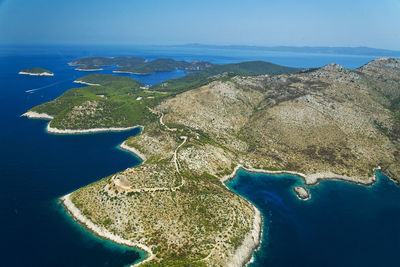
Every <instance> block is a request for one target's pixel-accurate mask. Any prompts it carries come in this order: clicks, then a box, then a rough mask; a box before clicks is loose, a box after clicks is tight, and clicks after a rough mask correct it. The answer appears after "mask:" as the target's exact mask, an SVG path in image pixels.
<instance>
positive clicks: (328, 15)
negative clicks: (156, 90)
mask: <svg viewBox="0 0 400 267" xmlns="http://www.w3.org/2000/svg"><path fill="white" fill-rule="evenodd" d="M0 43H14V44H37V43H40V44H42V43H43V44H54V43H61V44H185V43H207V44H239V45H265V46H274V45H290V46H304V45H306V46H370V47H376V48H388V49H395V50H400V0H336V1H324V0H301V1H299V0H297V1H295V0H273V1H272V0H241V1H239V0H229V1H228V0H197V1H195V0H66V1H64V0H0Z"/></svg>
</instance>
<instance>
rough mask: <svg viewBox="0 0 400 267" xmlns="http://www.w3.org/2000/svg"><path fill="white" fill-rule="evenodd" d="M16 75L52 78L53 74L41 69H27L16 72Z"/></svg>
mask: <svg viewBox="0 0 400 267" xmlns="http://www.w3.org/2000/svg"><path fill="white" fill-rule="evenodd" d="M18 74H22V75H30V76H54V73H52V72H51V71H49V70H46V69H43V68H28V69H25V70H22V71H20V72H18Z"/></svg>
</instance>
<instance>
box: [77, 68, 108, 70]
mask: <svg viewBox="0 0 400 267" xmlns="http://www.w3.org/2000/svg"><path fill="white" fill-rule="evenodd" d="M75 70H78V71H100V70H103V69H102V68H97V69H81V68H76V69H75Z"/></svg>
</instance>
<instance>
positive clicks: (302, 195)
mask: <svg viewBox="0 0 400 267" xmlns="http://www.w3.org/2000/svg"><path fill="white" fill-rule="evenodd" d="M293 191H294V192H295V193H296V196H297V197H298V198H299V199H301V200H309V199H310V198H311V195H310V191H308V189H307V188H306V187H304V186H295V187H293Z"/></svg>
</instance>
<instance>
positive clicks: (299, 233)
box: [0, 46, 400, 266]
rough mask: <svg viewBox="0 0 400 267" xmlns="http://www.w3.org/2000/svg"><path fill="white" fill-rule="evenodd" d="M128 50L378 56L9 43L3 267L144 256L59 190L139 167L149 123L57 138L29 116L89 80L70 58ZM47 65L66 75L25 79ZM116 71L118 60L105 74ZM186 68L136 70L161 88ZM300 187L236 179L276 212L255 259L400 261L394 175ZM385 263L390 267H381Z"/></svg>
mask: <svg viewBox="0 0 400 267" xmlns="http://www.w3.org/2000/svg"><path fill="white" fill-rule="evenodd" d="M122 55H131V56H141V57H145V58H147V59H149V60H151V59H154V58H159V57H172V58H175V59H178V60H190V61H193V60H207V61H210V62H213V63H234V62H240V61H245V60H265V61H270V62H273V63H277V64H283V65H287V66H294V67H319V66H322V65H325V64H328V63H331V62H336V63H338V64H341V65H343V66H345V67H348V68H356V67H359V66H361V65H363V64H365V63H367V62H368V61H370V60H372V59H373V58H372V57H366V56H347V55H321V54H318V55H317V54H299V53H277V52H263V51H261V52H260V51H239V50H221V49H218V50H213V49H206V50H201V49H195V48H182V47H180V48H172V47H164V48H163V47H115V46H110V47H99V46H97V47H89V46H85V47H77V46H75V47H61V46H59V47H56V46H53V47H0V114H1V116H0V125H2V127H1V131H0V138H1V139H0V140H1V142H0V151H1V154H0V162H1V163H0V236H1V242H0V246H1V247H0V255H1V264H0V265H1V266H124V265H127V264H130V263H133V262H135V261H138V260H140V259H141V258H142V257H143V254H141V253H140V252H138V251H136V250H133V249H129V248H125V247H122V246H118V245H114V244H113V243H111V242H109V241H105V240H102V239H100V238H97V237H96V236H94V235H93V234H92V233H90V232H88V231H86V230H85V229H84V228H83V227H81V226H80V225H79V224H77V223H75V222H74V221H73V220H72V219H71V218H70V217H69V216H68V215H67V214H66V213H65V211H64V210H63V208H62V207H61V205H60V204H59V203H58V202H57V199H58V198H59V197H60V196H63V195H65V194H67V193H69V192H71V191H74V190H76V189H78V188H80V187H82V186H84V185H87V184H89V183H91V182H94V181H96V180H98V179H99V178H102V177H105V176H108V175H110V174H112V173H115V172H117V171H121V170H123V169H125V168H127V167H131V166H135V165H137V164H140V161H139V160H138V159H137V158H136V157H134V156H133V155H131V154H129V153H127V152H124V151H122V150H119V149H118V148H117V146H118V145H119V144H120V143H121V142H122V141H124V140H125V139H126V138H128V137H129V136H131V135H135V134H137V133H138V130H132V131H129V132H122V133H98V134H86V135H53V134H48V133H46V131H45V126H46V123H47V122H46V121H44V120H31V119H26V118H21V117H20V115H21V114H22V113H24V112H25V111H26V110H28V109H29V108H31V107H33V106H35V105H38V104H41V103H43V102H46V101H50V100H52V99H54V98H56V97H57V96H59V95H60V94H62V93H63V92H65V91H66V90H68V89H70V88H73V87H78V86H80V85H77V84H73V83H72V82H73V80H75V79H77V78H79V77H81V76H84V75H86V74H88V73H86V72H79V71H75V70H74V67H70V66H68V65H67V63H68V62H69V61H72V60H74V59H76V58H79V57H87V56H122ZM36 66H38V67H43V68H46V69H49V70H51V71H53V72H54V73H55V76H54V77H30V76H22V75H18V74H17V73H18V72H19V71H20V70H22V69H25V68H28V67H36ZM112 70H113V67H107V68H105V70H104V71H100V72H95V73H112ZM183 75H185V73H184V72H183V71H174V72H162V73H156V74H153V75H126V76H131V77H132V78H135V79H137V80H139V81H141V82H143V83H146V84H148V85H152V84H155V83H158V82H161V81H164V80H167V79H170V78H178V77H181V76H183ZM27 91H28V92H27ZM297 182H298V180H297V179H295V178H293V177H286V176H285V177H279V178H276V177H271V176H265V175H264V176H261V175H253V174H252V175H250V174H246V173H243V172H241V173H240V174H239V175H238V177H237V179H235V180H232V181H230V182H229V186H230V187H231V188H233V189H234V190H235V191H236V192H238V193H239V194H241V195H243V196H244V197H246V198H248V199H249V200H251V201H253V203H255V204H256V205H257V206H258V207H259V208H260V210H261V211H262V212H263V215H264V218H265V224H264V235H263V243H262V246H261V248H260V250H259V251H258V252H256V254H255V255H256V257H255V262H254V263H253V265H254V266H265V265H266V264H268V265H269V266H294V264H296V265H297V266H395V265H394V264H393V263H394V261H395V259H397V258H396V251H400V245H399V243H400V230H399V229H398V226H399V225H400V192H399V188H398V187H396V186H394V185H392V184H391V183H390V182H388V181H387V180H386V179H385V178H382V179H380V180H379V183H378V184H376V185H374V186H372V187H370V188H366V187H361V186H355V185H351V184H345V183H338V182H322V183H321V185H320V186H317V187H314V188H312V189H311V193H312V194H313V197H312V200H311V201H308V202H302V201H298V200H297V199H296V198H295V196H294V194H293V193H292V192H291V186H293V184H295V183H297ZM296 259H299V260H300V261H298V262H297V261H296V262H295V260H296ZM379 260H380V261H379ZM378 261H379V262H378ZM382 261H383V262H384V263H385V264H384V265H377V263H381V262H382ZM396 266H397V265H396Z"/></svg>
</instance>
